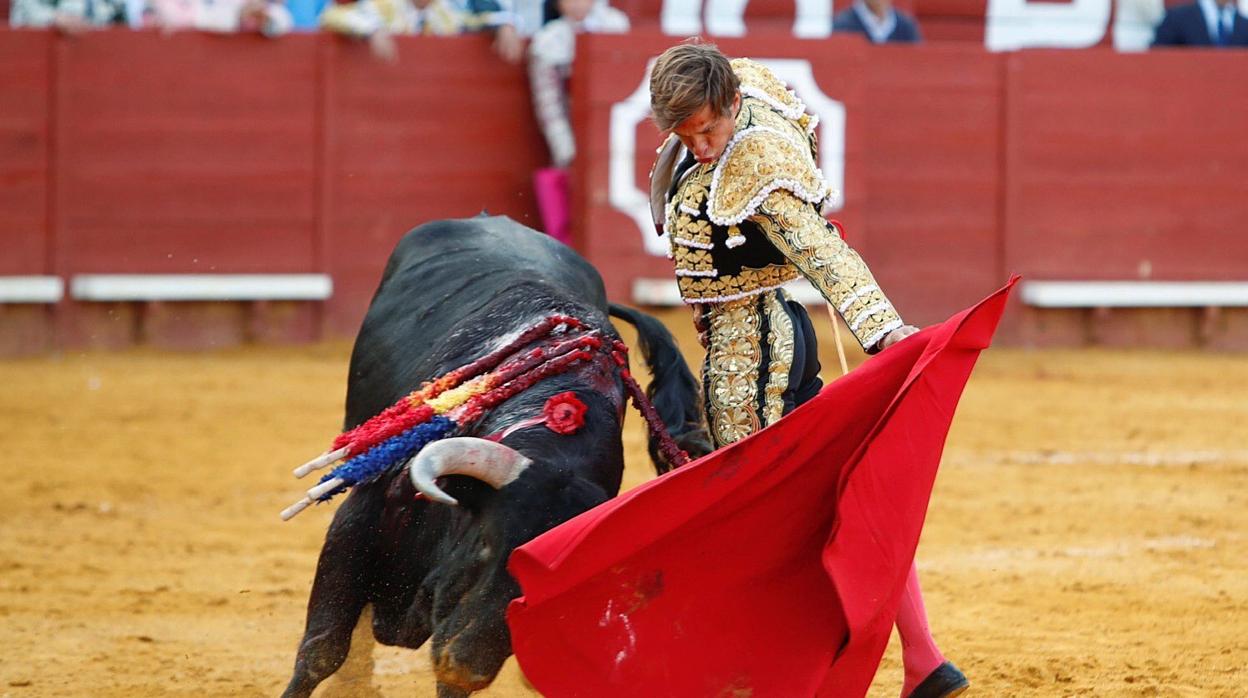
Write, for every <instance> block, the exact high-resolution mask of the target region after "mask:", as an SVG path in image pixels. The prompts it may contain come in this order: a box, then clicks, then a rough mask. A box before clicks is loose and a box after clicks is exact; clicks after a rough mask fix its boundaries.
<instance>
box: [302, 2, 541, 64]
mask: <svg viewBox="0 0 1248 698" xmlns="http://www.w3.org/2000/svg"><path fill="white" fill-rule="evenodd" d="M502 2H506V0H356V1H355V2H350V3H346V4H342V5H332V6H330V7H328V8H326V10H325V12H324V13H322V14H321V26H323V27H325V28H326V29H329V30H330V31H334V32H338V33H340V34H346V35H348V36H354V37H357V38H362V39H368V42H369V45H370V47H371V48H372V50H373V53H374V54H375V55H376V56H378V57H379V58H382V59H384V60H387V61H394V60H396V59H397V58H398V50H397V48H396V46H395V43H394V35H395V34H424V35H431V36H453V35H455V34H462V33H465V32H472V31H484V30H493V31H494V33H495V34H494V35H495V40H494V50H495V51H496V52H497V53H498V54H499V55H500V56H502V57H503V59H504V60H506V61H507V62H508V63H518V62H519V61H520V59H521V58H522V57H523V56H524V40H523V39H522V38H521V37H520V34H519V32H518V31H517V30H516V19H515V15H514V14H512V12H510V10H509V8H507V7H504V6H503V5H501V4H500V3H502Z"/></svg>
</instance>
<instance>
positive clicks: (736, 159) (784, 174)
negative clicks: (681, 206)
mask: <svg viewBox="0 0 1248 698" xmlns="http://www.w3.org/2000/svg"><path fill="white" fill-rule="evenodd" d="M786 131H787V132H788V133H786ZM777 189H784V190H787V191H789V192H792V193H793V195H794V196H796V197H797V198H799V199H801V200H802V201H805V202H807V203H810V204H814V205H815V206H816V207H818V206H819V205H820V204H821V203H822V202H823V201H824V199H826V198H828V196H829V195H830V194H831V193H832V192H831V190H830V189H829V187H828V185H827V183H826V182H824V181H823V175H822V174H821V173H820V172H819V168H818V167H816V166H815V161H814V157H813V156H812V155H811V152H810V146H809V144H807V143H804V142H799V141H798V138H797V135H796V129H788V128H785V129H783V130H781V129H779V128H774V127H771V126H750V127H748V128H745V129H742V130H741V131H738V132H737V133H736V134H735V135H734V136H733V138H732V140H731V141H729V143H728V146H727V147H726V148H725V150H724V154H723V155H722V156H721V157H720V161H719V165H718V167H716V168H715V174H714V177H713V178H712V180H711V188H710V195H709V197H708V198H709V201H708V203H707V214H708V216H709V217H710V219H711V220H712V221H713V222H715V223H716V224H718V225H724V226H728V225H736V224H738V223H740V222H741V221H743V220H745V219H746V218H749V217H750V216H752V215H754V213H755V212H756V211H757V210H758V207H759V206H760V205H762V203H763V201H764V200H766V198H767V197H768V196H770V195H771V193H772V192H774V191H776V190H777Z"/></svg>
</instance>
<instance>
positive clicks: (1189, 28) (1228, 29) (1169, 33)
mask: <svg viewBox="0 0 1248 698" xmlns="http://www.w3.org/2000/svg"><path fill="white" fill-rule="evenodd" d="M1153 46H1218V47H1223V46H1248V18H1246V17H1244V15H1242V14H1240V12H1239V9H1238V8H1236V7H1235V0H1198V1H1197V2H1194V3H1192V4H1190V5H1179V6H1178V7H1173V8H1170V9H1169V10H1166V15H1165V16H1164V17H1162V19H1161V24H1158V25H1157V30H1156V31H1155V32H1153Z"/></svg>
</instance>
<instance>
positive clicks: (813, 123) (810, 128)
mask: <svg viewBox="0 0 1248 698" xmlns="http://www.w3.org/2000/svg"><path fill="white" fill-rule="evenodd" d="M818 126H819V115H818V114H811V115H810V121H807V122H806V133H814V132H815V129H816V128H817V127H818Z"/></svg>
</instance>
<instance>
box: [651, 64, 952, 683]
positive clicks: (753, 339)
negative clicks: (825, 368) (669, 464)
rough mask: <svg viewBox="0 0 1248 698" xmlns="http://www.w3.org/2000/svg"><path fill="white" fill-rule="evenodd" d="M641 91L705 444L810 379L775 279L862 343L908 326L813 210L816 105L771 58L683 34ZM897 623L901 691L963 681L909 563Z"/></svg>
mask: <svg viewBox="0 0 1248 698" xmlns="http://www.w3.org/2000/svg"><path fill="white" fill-rule="evenodd" d="M650 104H651V109H652V111H653V113H654V119H655V122H656V124H657V125H658V127H659V128H660V129H661V130H663V131H667V132H669V133H670V135H669V136H668V138H667V140H666V141H665V142H664V144H663V145H662V146H661V147H660V148H659V155H658V159H657V161H656V163H655V168H654V171H653V172H652V173H651V211H652V213H653V214H654V215H655V222H656V225H657V226H659V228H660V231H661V232H664V233H666V234H667V236H668V240H669V242H670V249H671V257H672V259H673V260H674V261H675V265H676V281H677V285H678V286H679V288H680V295H681V298H682V299H683V300H684V301H685V303H687V304H689V305H690V306H692V308H693V313H694V323H695V325H696V326H697V328H698V331H699V337H700V339H701V341H702V343H703V345H704V346H705V348H706V360H705V363H704V365H703V368H702V388H703V393H704V407H705V411H706V419H707V426H708V427H709V429H710V433H711V437H712V439H713V440H714V442H715V445H716V447H720V446H724V445H727V444H730V443H733V442H735V441H738V440H740V439H743V438H745V437H746V436H749V435H750V434H753V433H754V432H756V431H758V430H760V429H762V428H764V427H766V426H768V425H770V424H774V423H775V422H776V421H778V420H779V419H780V418H781V417H783V416H784V415H785V414H787V413H788V412H790V411H792V410H793V409H794V408H795V407H796V406H797V405H800V404H801V403H803V402H805V401H806V400H809V399H810V398H812V397H814V396H815V394H817V393H818V392H819V390H820V388H821V387H822V383H821V381H820V379H819V362H818V357H817V351H816V349H817V348H816V343H815V333H814V331H813V328H812V326H811V322H810V317H809V315H808V314H807V313H806V310H805V309H804V308H803V307H802V306H801V305H800V304H798V303H797V302H795V301H793V300H791V299H790V298H789V297H788V296H787V294H786V293H785V292H784V290H783V289H782V286H784V285H785V284H786V283H788V282H790V281H794V280H796V279H797V278H799V277H802V276H804V277H805V278H806V279H807V280H809V281H810V283H811V284H812V285H813V286H814V287H815V288H816V289H817V290H818V291H819V293H820V294H821V295H822V296H823V297H824V299H825V300H826V301H827V303H828V304H829V306H830V307H831V308H833V309H835V311H836V312H837V313H839V314H840V316H841V318H842V319H843V320H844V322H845V325H846V326H847V327H848V328H849V331H850V332H851V333H853V335H854V338H855V339H856V340H857V341H858V343H859V344H860V345H862V348H863V349H864V350H865V351H866V352H867V353H868V354H872V353H875V352H877V351H880V350H883V349H886V348H887V347H888V346H890V345H891V344H893V343H895V342H898V341H900V340H901V339H904V338H905V337H906V336H909V335H910V334H913V333H914V332H917V331H918V330H917V328H915V327H912V326H910V325H907V324H905V323H904V322H903V321H902V319H901V316H900V315H898V313H897V310H896V308H894V307H893V304H892V303H891V302H890V301H889V300H888V297H887V296H885V294H884V292H883V290H881V289H880V286H879V284H877V283H876V281H875V278H874V277H873V276H872V274H871V271H870V270H869V269H868V268H867V265H866V264H865V263H864V262H863V261H862V258H861V257H859V255H858V253H857V252H855V251H854V250H853V249H851V248H850V247H849V246H848V245H847V244H845V242H844V241H843V240H842V239H841V235H840V231H839V230H838V229H837V226H836V225H835V224H833V223H831V222H829V221H828V220H826V219H825V218H824V217H823V215H822V214H821V213H820V210H821V206H822V205H823V204H824V203H825V202H826V201H827V200H828V198H829V197H830V196H831V195H832V191H831V189H830V187H829V186H828V184H827V183H826V182H825V181H824V178H823V176H822V174H821V173H820V172H819V168H818V166H817V165H816V163H817V162H818V157H817V155H818V144H817V142H816V138H815V127H816V118H815V117H814V116H812V115H810V114H807V113H806V108H805V105H803V104H802V101H801V100H800V99H799V98H798V97H797V95H796V94H795V93H794V92H792V91H791V90H789V89H788V87H787V86H786V85H785V84H784V83H783V82H781V81H780V79H779V78H777V77H776V76H775V75H774V74H773V73H772V72H771V71H770V70H768V69H767V68H765V67H764V66H762V65H760V64H758V63H755V62H753V61H750V60H748V59H736V60H733V61H729V60H728V59H727V58H726V57H725V56H724V55H723V54H722V53H720V52H719V50H718V49H717V48H715V47H714V46H712V45H708V44H701V43H684V44H681V45H678V46H675V47H673V48H671V49H668V50H667V51H665V52H664V53H663V55H662V56H660V57H659V59H658V60H657V61H656V62H655V66H654V70H653V72H652V73H651V77H650ZM846 409H852V406H846ZM896 623H897V628H898V630H899V631H900V635H901V640H902V662H903V664H904V668H905V678H904V681H903V685H902V694H901V695H902V696H903V698H950V697H951V696H955V695H958V694H960V693H962V692H963V691H965V690H966V688H967V686H968V685H969V682H968V681H967V679H966V677H965V676H964V675H963V674H962V673H961V672H960V671H959V670H958V669H957V668H956V667H955V666H954V665H953V663H951V662H949V661H947V660H946V659H945V658H944V656H943V654H941V652H940V650H939V648H938V647H937V646H936V643H935V641H934V640H933V638H932V635H931V631H930V629H929V627H928V622H927V614H926V610H925V609H924V607H923V597H922V594H921V591H920V589H919V582H918V575H917V573H916V571H915V568H914V567H913V565H912V566H911V569H910V573H909V574H908V576H907V581H906V588H905V592H904V593H903V595H902V601H901V604H900V606H899V609H898V615H897V619H896Z"/></svg>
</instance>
